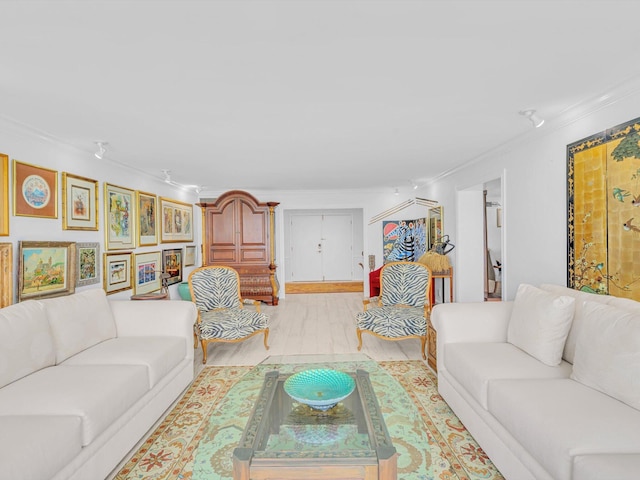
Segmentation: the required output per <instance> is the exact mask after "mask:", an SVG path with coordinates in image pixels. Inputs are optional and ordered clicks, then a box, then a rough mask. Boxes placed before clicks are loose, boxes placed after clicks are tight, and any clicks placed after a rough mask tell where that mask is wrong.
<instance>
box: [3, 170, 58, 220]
mask: <svg viewBox="0 0 640 480" xmlns="http://www.w3.org/2000/svg"><path fill="white" fill-rule="evenodd" d="M13 214H14V215H18V216H25V217H42V218H58V172H57V171H56V170H50V169H48V168H43V167H38V166H36V165H30V164H28V163H22V162H19V161H17V160H14V161H13Z"/></svg>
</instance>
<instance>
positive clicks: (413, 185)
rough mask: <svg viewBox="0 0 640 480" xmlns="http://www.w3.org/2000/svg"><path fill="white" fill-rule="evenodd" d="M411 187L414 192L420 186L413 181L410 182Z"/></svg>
mask: <svg viewBox="0 0 640 480" xmlns="http://www.w3.org/2000/svg"><path fill="white" fill-rule="evenodd" d="M409 185H411V188H413V189H414V190H417V189H418V184H417V183H416V182H414V181H413V180H409Z"/></svg>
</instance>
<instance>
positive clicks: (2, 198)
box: [0, 153, 9, 236]
mask: <svg viewBox="0 0 640 480" xmlns="http://www.w3.org/2000/svg"><path fill="white" fill-rule="evenodd" d="M0 189H1V190H0V235H3V236H6V235H9V156H8V155H5V154H4V153H0Z"/></svg>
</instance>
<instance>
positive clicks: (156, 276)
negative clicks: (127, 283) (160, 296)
mask: <svg viewBox="0 0 640 480" xmlns="http://www.w3.org/2000/svg"><path fill="white" fill-rule="evenodd" d="M133 271H134V273H135V283H134V286H135V288H134V293H135V294H136V295H139V294H143V293H150V292H155V291H156V290H160V288H161V287H162V256H161V255H160V252H149V253H136V260H135V266H134V269H133Z"/></svg>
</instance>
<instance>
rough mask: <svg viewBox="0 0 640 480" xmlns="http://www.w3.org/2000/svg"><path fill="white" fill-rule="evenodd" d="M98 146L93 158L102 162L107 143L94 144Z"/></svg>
mask: <svg viewBox="0 0 640 480" xmlns="http://www.w3.org/2000/svg"><path fill="white" fill-rule="evenodd" d="M95 143H96V145H98V151H97V152H96V153H94V155H95V157H96V158H97V159H98V160H102V157H104V154H105V153H106V152H107V149H106V146H107V145H109V144H108V143H107V142H95Z"/></svg>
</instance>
